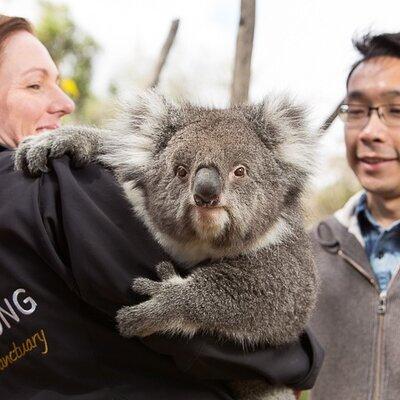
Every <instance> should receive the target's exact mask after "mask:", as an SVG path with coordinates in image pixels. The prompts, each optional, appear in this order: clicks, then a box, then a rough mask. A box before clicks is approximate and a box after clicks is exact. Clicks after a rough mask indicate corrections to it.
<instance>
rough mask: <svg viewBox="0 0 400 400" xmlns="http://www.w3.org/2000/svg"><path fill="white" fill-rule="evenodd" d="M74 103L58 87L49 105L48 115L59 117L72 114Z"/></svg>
mask: <svg viewBox="0 0 400 400" xmlns="http://www.w3.org/2000/svg"><path fill="white" fill-rule="evenodd" d="M74 110H75V103H74V102H73V100H72V99H71V98H70V97H69V96H68V95H67V94H66V93H65V92H64V91H63V90H62V89H61V88H59V87H57V88H56V89H55V91H54V93H53V98H52V102H51V104H50V113H52V114H55V113H59V114H60V116H64V115H67V114H71V113H73V112H74Z"/></svg>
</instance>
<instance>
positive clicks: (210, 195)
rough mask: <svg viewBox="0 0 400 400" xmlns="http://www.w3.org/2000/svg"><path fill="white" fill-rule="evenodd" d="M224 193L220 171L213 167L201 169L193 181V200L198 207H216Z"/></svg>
mask: <svg viewBox="0 0 400 400" xmlns="http://www.w3.org/2000/svg"><path fill="white" fill-rule="evenodd" d="M221 191H222V183H221V179H220V176H219V173H218V171H217V170H216V169H215V168H212V167H204V168H200V169H199V170H198V171H197V172H196V175H195V177H194V181H193V198H194V201H195V202H196V204H197V205H198V206H216V205H217V204H218V202H219V197H220V195H221Z"/></svg>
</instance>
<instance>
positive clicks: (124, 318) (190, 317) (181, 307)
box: [117, 239, 317, 346]
mask: <svg viewBox="0 0 400 400" xmlns="http://www.w3.org/2000/svg"><path fill="white" fill-rule="evenodd" d="M294 240H298V241H299V243H295V242H292V243H287V244H286V245H282V246H281V245H280V246H271V247H270V248H269V249H267V250H265V249H264V250H263V251H259V252H258V253H256V254H254V255H253V256H252V257H239V258H237V259H231V260H225V261H224V262H215V263H210V264H207V265H203V266H201V267H198V268H197V269H196V270H194V271H193V272H192V273H191V274H190V275H189V276H187V277H185V278H182V277H180V276H178V275H177V274H176V273H175V271H174V270H173V267H172V265H171V264H168V263H161V264H160V265H158V267H157V271H158V275H159V277H160V281H152V280H149V279H142V278H139V279H136V280H135V281H134V284H133V289H134V291H136V292H138V293H141V294H143V295H146V296H149V300H147V301H145V302H143V303H140V304H138V305H135V306H127V307H124V308H122V309H121V310H120V311H119V312H118V316H117V321H118V324H119V329H120V332H121V334H123V335H124V336H127V337H131V336H141V337H145V336H148V335H151V334H153V333H155V332H166V333H175V334H176V333H177V334H184V335H188V336H191V335H193V334H195V333H197V332H198V331H200V330H201V331H203V332H206V333H209V334H217V335H219V336H222V337H225V338H228V339H232V340H234V341H236V342H238V343H241V344H243V345H244V346H253V345H256V344H260V343H269V344H273V345H275V344H282V343H287V342H290V341H292V340H294V339H295V338H296V337H298V335H299V334H300V333H301V332H302V330H303V329H304V328H305V325H306V323H307V322H308V319H309V316H310V313H311V311H312V308H313V306H314V303H315V298H316V286H317V283H316V278H315V274H314V264H313V260H312V256H311V249H310V248H309V247H308V243H307V240H305V241H304V242H303V241H302V242H300V240H299V239H294Z"/></svg>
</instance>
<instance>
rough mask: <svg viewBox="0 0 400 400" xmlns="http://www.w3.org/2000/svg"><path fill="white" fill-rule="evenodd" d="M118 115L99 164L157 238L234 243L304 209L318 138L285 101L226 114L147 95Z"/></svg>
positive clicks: (249, 240) (260, 235) (254, 236)
mask: <svg viewBox="0 0 400 400" xmlns="http://www.w3.org/2000/svg"><path fill="white" fill-rule="evenodd" d="M121 121H122V123H120V125H119V126H118V127H117V129H114V131H113V132H115V135H112V136H110V139H109V144H108V145H106V146H105V156H104V157H103V162H104V163H105V164H108V165H111V166H112V167H113V168H114V169H115V170H116V171H117V175H118V176H119V179H120V180H121V181H122V182H123V183H124V186H125V190H126V192H127V195H128V198H130V200H131V201H132V203H133V204H134V206H135V209H136V211H137V212H138V214H139V215H141V216H143V218H144V220H145V222H146V223H147V225H148V226H150V228H151V229H152V231H153V232H155V233H156V234H158V233H160V232H161V233H162V234H164V235H167V236H169V237H170V238H172V239H173V240H176V241H178V242H180V243H188V244H190V243H193V242H195V241H198V242H201V243H204V244H205V246H212V247H213V248H216V249H225V248H227V247H230V248H231V249H232V246H233V247H235V246H238V247H239V246H243V245H246V244H252V243H255V242H256V241H259V240H261V239H262V238H263V236H265V235H266V234H267V233H268V232H269V231H270V230H271V229H273V226H274V224H275V223H278V222H279V220H282V218H283V219H285V218H287V216H290V214H292V215H293V214H295V213H296V212H298V207H297V205H298V199H299V197H300V194H301V192H302V189H303V187H304V184H305V182H306V180H307V178H308V176H309V174H310V172H311V170H312V160H313V153H314V148H315V135H312V134H310V132H309V130H308V127H307V124H306V123H305V115H304V110H303V108H302V107H300V106H298V105H296V104H293V102H291V101H290V100H288V99H287V98H286V97H278V98H270V99H268V98H267V99H265V100H264V102H262V103H260V104H258V105H254V106H238V107H232V108H229V109H224V110H221V109H209V108H203V107H197V106H192V105H190V104H182V105H172V104H169V103H168V102H167V101H166V99H165V98H164V97H162V96H160V95H158V94H157V93H154V92H150V93H148V94H147V95H145V96H143V97H141V98H139V100H138V101H137V103H136V104H134V105H133V106H131V107H130V108H128V109H127V110H126V112H125V114H124V116H123V118H122V119H121ZM107 154H108V155H107Z"/></svg>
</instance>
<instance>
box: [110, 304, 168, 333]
mask: <svg viewBox="0 0 400 400" xmlns="http://www.w3.org/2000/svg"><path fill="white" fill-rule="evenodd" d="M161 319H162V315H160V310H157V305H156V304H155V302H154V301H153V300H149V301H146V302H144V303H141V304H138V305H136V306H127V307H123V308H121V309H120V310H119V311H118V313H117V317H116V320H117V325H118V330H119V332H120V334H121V335H122V336H124V337H127V338H130V337H133V336H139V337H145V336H149V335H152V334H153V333H156V332H158V331H160V322H161Z"/></svg>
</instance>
